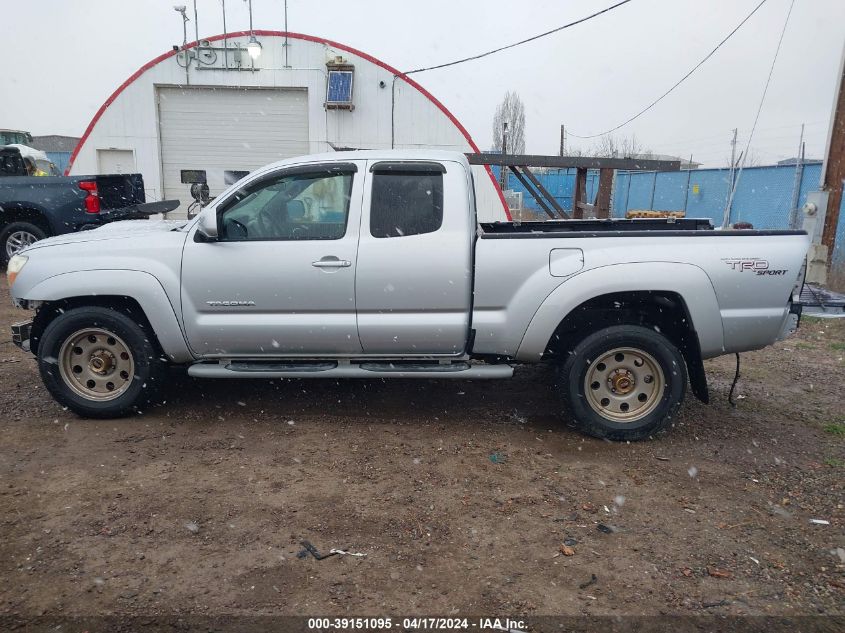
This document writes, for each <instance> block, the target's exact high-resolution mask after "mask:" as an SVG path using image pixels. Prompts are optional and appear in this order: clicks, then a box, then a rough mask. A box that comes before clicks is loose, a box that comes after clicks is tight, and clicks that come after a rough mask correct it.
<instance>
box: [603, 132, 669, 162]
mask: <svg viewBox="0 0 845 633" xmlns="http://www.w3.org/2000/svg"><path fill="white" fill-rule="evenodd" d="M588 153H589V155H591V156H597V157H601V158H650V157H652V156H653V155H654V152H652V151H651V150H650V149H647V148H645V147H644V146H643V144H642V143H640V142H639V141H638V140H637V137H636V136H632V137H631V138H627V137H622V138H619V137H616V136H613V135H612V134H605V135H604V136H602V137H601V138H600V139H599V140H598V141H597V142H596V144H595V145H593V147H592V149H591V150H590V151H589V152H588Z"/></svg>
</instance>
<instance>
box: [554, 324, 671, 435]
mask: <svg viewBox="0 0 845 633" xmlns="http://www.w3.org/2000/svg"><path fill="white" fill-rule="evenodd" d="M686 385H687V371H686V365H685V364H684V358H683V356H682V355H681V353H680V352H679V351H678V349H677V347H675V346H674V345H673V344H672V342H671V341H669V340H668V339H667V338H666V337H665V336H663V335H662V334H659V333H657V332H655V331H654V330H650V329H648V328H645V327H641V326H635V325H616V326H613V327H608V328H605V329H603V330H599V331H598V332H595V333H593V334H591V335H590V336H588V337H587V338H585V339H584V340H583V341H581V343H579V344H578V345H577V346H576V347H575V349H574V350H572V352H571V353H570V355H569V358H568V359H567V361H566V362H565V363H564V364H563V365H562V366H561V368H560V381H559V392H560V395H561V399H562V402H563V406H564V409H565V410H566V412H567V413H568V414H569V415H570V416H571V418H572V419H573V420H574V422H575V424H576V426H577V427H578V428H579V429H580V430H581V431H583V432H584V433H587V434H588V435H592V436H594V437H599V438H603V439H609V440H619V441H628V440H630V441H633V440H641V439H645V438H647V437H651V436H653V435H655V434H657V433H659V432H660V431H662V430H664V429H665V428H667V427H668V426H669V425H670V424H671V422H672V418H673V417H674V416H675V414H676V413H677V411H678V408H679V407H680V406H681V402H682V401H683V399H684V393H685V392H686Z"/></svg>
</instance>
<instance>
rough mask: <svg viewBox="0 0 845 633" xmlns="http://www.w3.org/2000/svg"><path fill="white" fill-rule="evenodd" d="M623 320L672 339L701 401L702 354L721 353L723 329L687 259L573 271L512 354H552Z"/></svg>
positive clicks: (706, 286)
mask: <svg viewBox="0 0 845 633" xmlns="http://www.w3.org/2000/svg"><path fill="white" fill-rule="evenodd" d="M597 289H600V290H601V293H600V294H597ZM692 315H695V318H693V316H692ZM625 323H630V324H636V325H647V326H649V327H652V328H655V329H657V330H658V331H660V332H661V333H663V334H665V335H666V336H667V338H669V339H670V340H672V341H673V343H674V344H675V345H676V346H677V347H678V348H679V349H680V351H681V352H682V353H683V355H684V358H685V360H686V362H687V367H688V370H689V376H690V384H691V387H692V391H693V393H694V394H695V395H696V397H698V398H699V399H700V400H702V401H704V402H707V400H708V395H707V381H706V378H705V374H704V366H703V364H702V360H703V359H704V358H708V357H710V356H715V355H717V354H719V353H721V349H722V345H723V342H724V334H723V332H722V321H721V315H720V312H719V304H718V301H717V298H716V293H715V290H714V289H713V285H712V283H711V282H710V278H709V277H708V276H707V274H706V273H705V272H704V271H703V270H701V269H700V268H698V267H697V266H693V265H690V264H677V263H658V262H648V263H636V264H617V265H612V266H606V267H601V268H595V269H591V270H588V271H586V272H584V273H582V274H579V275H575V276H574V277H572V278H570V279H569V280H568V281H566V282H564V283H563V284H561V285H560V286H558V287H557V288H556V289H555V290H554V291H553V292H552V293H551V294H550V295H549V296H548V297H547V298H546V300H545V301H544V302H543V304H542V305H541V306H540V307H539V308H538V310H537V312H536V313H535V314H534V317H533V318H532V320H531V322H530V324H529V325H528V328H527V329H526V332H525V335H524V336H523V338H522V342H521V344H520V346H519V351H518V352H517V356H516V357H517V359H518V360H532V359H534V360H536V358H537V357H538V356H540V357H543V358H554V356H555V355H556V354H561V353H566V352H567V351H568V349H571V347H572V345H574V344H577V341H578V340H579V338H580V337H583V336H586V335H588V334H589V333H591V332H593V331H596V329H601V328H602V327H607V326H608V325H619V324H625Z"/></svg>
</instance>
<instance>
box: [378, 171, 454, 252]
mask: <svg viewBox="0 0 845 633" xmlns="http://www.w3.org/2000/svg"><path fill="white" fill-rule="evenodd" d="M370 171H371V172H372V196H371V202H370V234H371V235H372V236H373V237H376V238H402V237H410V236H412V235H423V234H426V233H434V232H435V231H437V230H439V229H440V227H441V226H443V173H444V171H445V170H444V168H443V166H442V165H441V164H439V163H429V162H380V163H376V164H375V165H373V166H372V168H371V169H370Z"/></svg>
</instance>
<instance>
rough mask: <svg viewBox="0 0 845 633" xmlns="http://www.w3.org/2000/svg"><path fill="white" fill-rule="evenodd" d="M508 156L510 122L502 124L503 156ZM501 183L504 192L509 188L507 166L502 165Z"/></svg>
mask: <svg viewBox="0 0 845 633" xmlns="http://www.w3.org/2000/svg"><path fill="white" fill-rule="evenodd" d="M507 154H508V122H507V121H503V122H502V155H503V156H507ZM500 180H501V182H500V183H499V186H500V187H501V188H502V191H504V190H505V189H507V188H508V168H507V167H506V166H505V165H502V174H501V178H500Z"/></svg>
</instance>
